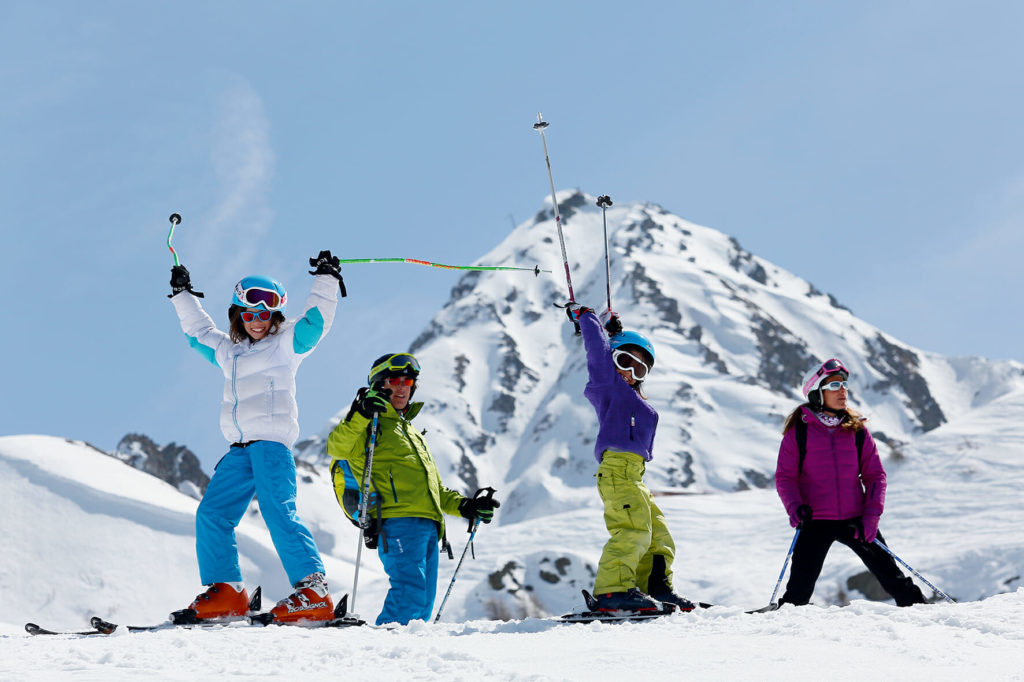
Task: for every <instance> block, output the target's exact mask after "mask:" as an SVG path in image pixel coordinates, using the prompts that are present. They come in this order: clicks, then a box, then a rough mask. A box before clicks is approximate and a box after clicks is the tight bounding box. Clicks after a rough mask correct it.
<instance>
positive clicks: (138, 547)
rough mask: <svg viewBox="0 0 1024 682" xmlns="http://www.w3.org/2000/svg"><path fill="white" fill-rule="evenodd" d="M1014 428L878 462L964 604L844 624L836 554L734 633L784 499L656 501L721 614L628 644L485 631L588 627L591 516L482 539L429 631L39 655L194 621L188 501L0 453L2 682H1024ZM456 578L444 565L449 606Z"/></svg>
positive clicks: (890, 531) (337, 562)
mask: <svg viewBox="0 0 1024 682" xmlns="http://www.w3.org/2000/svg"><path fill="white" fill-rule="evenodd" d="M1021 423H1024V394H1019V393H1018V394H1013V395H1009V396H1005V397H1004V398H1002V399H1000V400H998V401H996V402H995V403H994V404H993V405H992V406H990V407H987V408H985V409H982V410H978V411H977V412H975V413H970V414H968V415H966V416H965V417H964V418H962V419H960V420H957V421H954V422H952V423H950V424H948V425H946V426H943V427H941V428H940V429H937V430H935V431H934V432H932V433H930V434H928V435H927V436H923V437H920V438H919V439H917V440H916V441H915V442H914V443H913V444H912V445H911V446H909V447H908V448H907V450H906V460H905V461H904V462H902V463H896V462H887V468H888V470H889V495H888V498H887V506H886V514H885V516H884V517H883V520H882V530H883V532H884V533H885V534H886V537H887V539H888V540H889V542H890V545H891V547H892V548H893V549H894V550H895V551H896V552H897V554H899V555H900V556H901V557H903V558H904V559H905V560H906V561H907V562H908V563H910V564H911V565H912V566H914V567H915V568H917V569H918V570H919V571H920V572H921V573H922V574H923V575H925V576H926V577H927V578H928V579H930V580H931V581H933V582H934V583H935V584H936V585H937V586H939V587H941V588H942V589H943V590H945V591H946V592H948V593H949V594H951V595H952V596H954V597H956V598H957V599H958V600H961V602H962V603H959V604H933V605H924V606H916V607H913V608H909V609H897V608H895V607H893V606H891V605H890V604H887V603H877V602H868V601H864V600H862V599H859V598H857V597H858V596H859V595H857V594H856V593H851V594H849V597H850V598H853V599H854V601H853V603H852V605H851V606H848V607H845V608H838V607H834V606H825V605H827V604H829V603H831V602H832V601H833V600H834V599H835V598H836V597H837V595H838V594H839V593H840V592H841V591H843V590H844V589H845V580H846V578H847V577H849V576H851V575H853V574H855V573H857V572H859V571H861V570H862V567H861V566H860V564H859V562H858V561H857V560H856V558H855V557H854V555H853V554H852V553H851V552H849V551H847V550H845V548H843V547H841V546H836V547H835V548H834V549H833V551H832V553H831V554H830V555H829V558H828V561H827V562H826V564H825V568H824V571H823V573H822V577H821V579H820V580H819V583H818V589H817V591H816V593H815V600H814V601H815V603H816V604H818V606H810V607H806V608H802V609H792V608H785V609H783V610H781V611H778V612H775V613H769V614H756V615H747V614H745V613H743V610H744V609H750V608H755V607H758V606H762V605H764V604H765V603H766V602H767V600H768V598H769V595H770V594H771V590H772V587H773V586H774V585H775V582H776V580H777V578H778V573H779V569H780V568H781V565H782V561H783V558H784V556H785V552H786V549H787V547H788V546H789V541H790V539H791V538H792V533H793V531H792V529H790V528H789V526H788V524H787V523H786V521H785V516H784V514H783V513H782V510H781V508H780V505H779V502H778V498H777V497H776V495H775V493H774V491H772V490H751V491H747V492H742V493H731V494H718V495H694V496H666V497H659V498H658V502H659V504H660V505H661V506H662V508H663V509H664V511H665V513H666V516H667V518H668V519H669V523H670V527H671V529H672V531H673V534H674V536H675V539H676V543H677V545H678V556H677V558H676V562H675V570H676V586H677V589H678V590H679V591H680V592H682V593H683V594H685V595H687V596H690V597H692V598H695V599H700V600H704V601H708V602H712V603H715V604H721V605H722V606H719V607H715V608H712V609H709V610H706V611H702V612H698V613H693V614H688V615H679V616H675V617H672V618H668V619H663V620H661V621H656V622H649V623H643V624H625V625H600V624H591V625H561V624H556V623H554V622H552V621H549V620H543V619H540V618H535V617H534V618H527V617H518V618H517V619H515V620H512V621H509V622H500V621H493V620H485V619H483V614H484V613H485V612H486V611H487V607H488V604H490V605H491V607H492V608H493V605H494V603H497V602H500V603H503V604H504V605H505V608H506V609H507V610H509V611H512V612H513V615H514V608H515V607H516V606H517V605H522V604H528V606H529V607H530V608H531V609H533V612H531V613H537V612H542V611H543V612H547V613H559V612H564V611H568V610H570V609H573V608H578V607H579V606H580V604H579V596H578V588H579V587H580V586H581V585H582V586H584V587H588V588H589V587H590V585H589V584H588V580H589V576H588V574H587V572H586V571H585V570H583V569H584V568H585V565H586V564H587V563H590V564H594V563H596V561H597V558H598V556H599V553H600V549H601V545H602V544H603V542H604V537H605V530H604V527H603V524H602V521H601V515H600V511H598V510H596V509H577V510H573V511H567V512H565V513H562V514H557V515H551V516H548V517H545V518H544V519H542V520H530V521H524V522H521V523H515V524H509V525H500V524H493V525H491V526H485V527H483V528H482V529H481V531H480V533H479V534H478V536H477V544H476V554H477V558H476V560H473V559H470V558H467V559H466V562H465V565H464V567H463V571H462V573H460V575H459V579H458V582H457V583H456V585H455V589H454V591H453V596H452V599H451V602H450V603H449V605H448V607H447V608H446V610H445V614H444V616H443V618H442V622H441V623H440V624H438V625H427V624H414V625H411V626H409V627H407V628H399V629H397V630H394V631H388V630H375V629H370V628H352V629H346V630H305V629H300V628H277V627H275V628H266V629H260V628H240V627H226V628H222V629H218V630H197V631H181V630H179V631H164V632H156V633H139V634H131V635H128V634H124V635H123V636H118V635H114V636H111V637H88V638H51V637H35V638H33V637H30V636H28V635H26V634H24V631H23V629H22V626H23V625H24V623H25V622H26V621H34V622H38V623H40V624H41V625H43V626H45V627H52V628H74V629H78V628H82V627H83V626H84V625H85V624H86V623H87V622H88V616H89V615H90V614H93V613H95V614H99V615H104V616H110V618H111V619H112V620H117V619H121V620H122V621H124V620H131V621H133V622H136V623H139V622H141V623H148V622H159V621H161V620H163V619H164V618H165V617H166V614H167V613H168V612H169V611H170V610H172V609H176V608H181V607H183V606H185V604H186V603H187V602H188V601H189V600H190V599H191V597H192V595H194V594H195V593H196V592H197V591H198V579H197V576H196V569H195V559H194V552H193V549H192V543H193V535H192V518H193V514H194V510H195V501H194V500H190V499H189V498H187V497H185V496H183V495H181V494H180V493H178V492H176V491H175V490H173V489H172V488H171V487H170V486H167V485H166V484H163V483H162V482H160V481H157V480H156V479H153V478H152V477H149V476H146V475H145V474H142V473H141V472H138V471H136V470H134V469H131V468H130V467H127V466H125V465H123V464H122V463H120V462H117V461H115V460H113V459H111V458H109V457H107V456H105V455H103V454H102V453H99V452H96V451H94V450H91V449H90V448H88V447H87V446H84V445H82V444H76V443H71V442H67V441H65V440H63V439H59V438H52V437H45V436H13V437H4V438H0V547H3V550H4V551H3V553H2V554H0V604H2V607H0V680H8V679H19V680H20V679H70V678H74V679H104V680H111V679H115V680H116V679H139V678H141V677H143V676H145V677H153V678H158V679H182V680H184V679H190V680H191V679H215V678H216V679H223V678H227V679H233V678H241V677H251V676H253V675H268V674H270V675H274V676H277V677H283V678H303V679H328V678H331V679H336V678H338V677H344V676H348V675H358V676H362V677H370V676H372V678H374V679H379V680H398V679H401V680H406V679H417V680H418V679H439V680H440V679H443V680H458V679H466V680H482V679H500V680H506V679H544V680H546V679H580V678H585V679H617V678H622V677H623V676H626V675H638V676H640V677H643V678H647V679H679V678H680V677H682V678H688V679H780V680H788V681H792V680H803V679H822V678H825V679H871V678H882V679H928V680H946V679H949V680H953V679H957V680H962V679H980V678H983V679H1024V589H1021V587H1020V586H1021V575H1022V573H1024V533H1022V532H1021V527H1022V526H1024V507H1022V505H1021V493H1020V491H1021V489H1022V487H1024V468H1022V467H1021V466H1020V463H1021V461H1022V459H1024V433H1022V430H1021V429H1020V426H1019V425H1020V424H1021ZM595 494H596V493H595ZM307 503H308V504H312V503H313V502H312V501H309V502H307ZM302 504H303V498H302V497H300V509H301V506H302ZM309 511H310V515H311V516H316V517H318V518H323V519H327V518H328V512H327V510H325V509H316V510H314V509H310V510H309ZM333 513H334V514H337V524H338V526H337V528H339V529H340V530H338V531H337V533H338V538H339V539H338V541H337V542H336V543H335V546H334V548H333V550H332V552H331V553H330V555H328V556H325V560H326V561H327V564H328V575H329V578H330V580H331V584H332V588H333V591H334V593H335V594H336V595H340V594H341V593H343V592H347V591H348V590H349V589H350V586H351V578H352V556H353V555H354V549H355V542H354V540H355V536H354V534H353V531H352V529H351V528H350V527H347V526H346V525H345V524H347V522H345V521H344V520H342V519H341V516H340V513H338V512H336V510H335V511H334V512H333ZM257 521H258V519H257ZM323 523H327V521H326V520H325V521H323ZM449 534H450V537H451V539H452V544H453V545H454V546H455V549H456V556H458V553H459V552H460V551H461V550H462V547H463V546H464V543H465V541H466V537H467V536H466V534H465V530H464V526H463V524H462V523H461V522H459V520H457V519H454V520H453V523H452V524H451V526H450V531H449ZM239 535H240V541H239V545H240V549H241V553H242V557H243V570H244V572H245V575H246V579H247V581H248V582H249V584H250V585H254V584H262V585H263V586H264V591H265V594H266V599H267V601H273V600H274V599H276V598H279V597H281V596H283V594H284V592H285V591H286V590H287V586H286V585H284V581H283V576H282V575H281V573H282V571H281V569H280V566H279V564H278V563H277V559H276V556H275V555H274V552H273V549H272V546H271V545H270V540H269V537H268V536H267V534H266V530H265V529H264V528H263V527H262V525H261V524H260V523H258V522H252V521H249V520H246V521H245V522H243V524H242V526H241V527H240V533H239ZM554 557H564V558H568V559H571V560H572V562H573V566H572V567H571V568H570V569H569V570H568V571H567V572H566V575H565V576H563V579H562V580H561V581H560V582H556V583H549V582H545V581H543V580H540V579H538V578H537V576H538V575H539V574H540V573H539V572H540V570H541V569H543V568H545V567H546V568H547V569H549V573H550V568H551V566H552V565H553V564H552V562H551V561H550V559H552V558H554ZM546 561H547V563H545V562H546ZM454 566H455V562H449V561H447V560H442V566H441V577H440V581H439V595H438V603H440V599H441V597H442V596H443V594H444V591H445V589H446V588H447V585H448V581H449V579H450V577H451V571H452V570H453V568H454ZM509 566H515V567H516V568H514V569H512V570H509ZM503 570H504V571H505V573H504V574H503V575H504V577H503V578H500V579H497V580H495V579H494V577H495V575H498V574H500V573H501V572H502V571H503ZM572 578H575V579H576V582H575V583H573V581H572V580H571V579H572ZM526 583H529V584H530V585H531V587H533V589H532V590H531V591H529V592H527V590H525V588H522V587H521V586H522V585H523V584H526ZM359 585H360V588H359V595H358V603H357V606H358V611H359V612H360V613H361V615H363V617H366V618H368V619H370V620H372V619H373V617H374V616H375V615H376V613H377V611H378V610H379V607H380V604H381V600H382V598H383V594H384V591H385V589H386V583H385V581H384V580H383V578H382V576H381V573H380V569H379V562H378V560H377V558H376V557H375V556H373V555H372V554H364V555H363V567H362V571H361V573H360V583H359ZM925 593H926V594H928V593H929V590H928V589H927V588H926V589H925ZM526 594H529V599H524V596H525V595H526Z"/></svg>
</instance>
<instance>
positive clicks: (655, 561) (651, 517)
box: [594, 450, 676, 594]
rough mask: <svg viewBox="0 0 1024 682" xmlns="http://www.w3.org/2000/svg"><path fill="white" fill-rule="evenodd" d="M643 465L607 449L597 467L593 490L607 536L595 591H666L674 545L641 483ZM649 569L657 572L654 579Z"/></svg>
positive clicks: (637, 459) (631, 455) (662, 517)
mask: <svg viewBox="0 0 1024 682" xmlns="http://www.w3.org/2000/svg"><path fill="white" fill-rule="evenodd" d="M645 464H646V463H645V462H644V458H643V457H641V456H640V455H637V454H634V453H632V452H617V451H614V450H606V451H605V453H604V456H603V458H602V461H601V465H600V466H598V468H597V490H598V492H599V493H600V494H601V501H602V502H604V523H605V525H606V526H607V527H608V532H609V533H611V537H610V538H609V539H608V542H607V543H605V546H604V551H603V552H602V553H601V562H600V563H599V564H598V566H597V577H596V579H595V581H594V593H595V594H604V593H606V592H625V591H626V590H628V589H630V588H632V587H636V588H638V589H639V590H640V591H641V592H644V593H647V594H650V592H648V589H652V590H654V591H655V592H658V593H661V592H664V591H667V590H669V589H671V586H672V560H673V559H674V558H675V554H676V546H675V543H674V542H673V541H672V535H671V534H670V533H669V531H668V526H667V525H666V523H665V515H664V514H663V513H662V512H661V510H660V509H658V505H656V504H654V498H653V497H652V496H651V491H650V490H648V489H647V486H645V485H644V483H643V476H644V465H645ZM652 568H655V571H656V572H657V573H659V575H656V576H654V578H653V580H652V576H651V570H652ZM662 573H663V574H662ZM649 582H650V584H649ZM655 583H656V584H655Z"/></svg>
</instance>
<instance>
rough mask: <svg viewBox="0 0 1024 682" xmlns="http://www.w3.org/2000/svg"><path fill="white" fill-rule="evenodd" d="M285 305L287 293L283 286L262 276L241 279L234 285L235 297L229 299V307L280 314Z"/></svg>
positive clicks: (272, 279)
mask: <svg viewBox="0 0 1024 682" xmlns="http://www.w3.org/2000/svg"><path fill="white" fill-rule="evenodd" d="M287 303H288V293H287V292H286V291H285V289H284V285H283V284H281V283H280V282H278V281H277V280H276V279H274V278H273V277H264V276H262V275H249V276H248V277H243V278H242V279H241V280H240V281H239V282H238V284H236V285H235V295H234V296H233V297H232V298H231V305H237V306H241V307H242V308H263V309H264V310H270V311H275V310H280V311H281V312H282V313H283V312H284V307H285V305H286V304H287Z"/></svg>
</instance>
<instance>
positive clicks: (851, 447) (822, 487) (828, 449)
mask: <svg viewBox="0 0 1024 682" xmlns="http://www.w3.org/2000/svg"><path fill="white" fill-rule="evenodd" d="M801 410H802V411H803V414H801V415H800V416H801V418H802V419H803V420H804V422H806V424H807V455H806V457H805V458H804V466H803V471H802V472H800V450H799V448H798V447H797V444H796V429H790V430H789V431H787V432H786V435H785V436H783V437H782V445H781V447H780V448H779V462H778V466H777V467H776V469H775V489H776V490H778V492H779V497H780V498H781V499H782V504H783V505H784V506H785V507H786V513H787V514H789V516H790V518H791V519H792V518H795V517H796V510H797V507H799V506H800V505H802V504H806V505H809V506H810V507H811V513H812V518H815V519H832V520H839V519H852V518H854V517H857V516H875V517H878V516H881V515H882V509H883V508H884V507H885V469H883V468H882V462H881V460H880V459H879V458H878V447H877V446H875V439H874V438H872V437H871V433H870V432H868V434H867V437H866V438H865V439H864V448H863V452H862V453H861V458H860V461H858V460H857V437H856V435H855V434H854V432H853V431H850V430H848V429H843V428H840V427H835V428H829V427H827V426H825V425H824V424H822V423H821V420H819V419H818V418H817V417H816V416H814V413H813V412H812V411H811V410H809V409H807V407H803V408H801Z"/></svg>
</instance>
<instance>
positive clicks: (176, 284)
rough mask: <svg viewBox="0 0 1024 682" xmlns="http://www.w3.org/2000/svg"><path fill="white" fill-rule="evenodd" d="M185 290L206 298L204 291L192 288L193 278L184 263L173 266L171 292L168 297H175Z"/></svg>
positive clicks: (197, 296)
mask: <svg viewBox="0 0 1024 682" xmlns="http://www.w3.org/2000/svg"><path fill="white" fill-rule="evenodd" d="M183 291H187V292H188V293H190V294H192V295H193V296H195V297H196V298H204V296H203V292H201V291H193V290H192V279H191V278H190V277H189V274H188V268H186V267H185V266H184V265H175V266H174V267H172V268H171V293H169V294H167V298H173V297H174V296H177V295H178V294H180V293H181V292H183Z"/></svg>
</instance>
